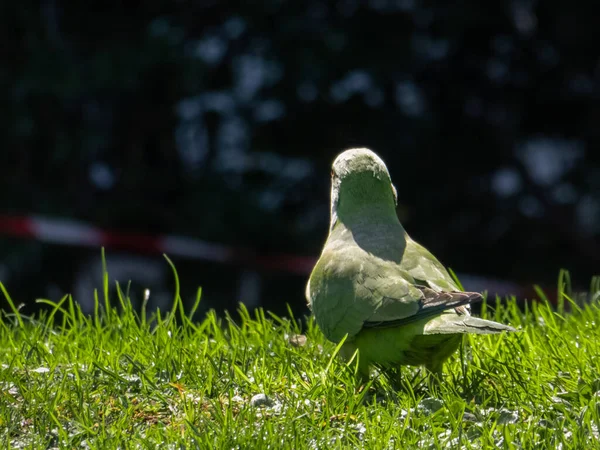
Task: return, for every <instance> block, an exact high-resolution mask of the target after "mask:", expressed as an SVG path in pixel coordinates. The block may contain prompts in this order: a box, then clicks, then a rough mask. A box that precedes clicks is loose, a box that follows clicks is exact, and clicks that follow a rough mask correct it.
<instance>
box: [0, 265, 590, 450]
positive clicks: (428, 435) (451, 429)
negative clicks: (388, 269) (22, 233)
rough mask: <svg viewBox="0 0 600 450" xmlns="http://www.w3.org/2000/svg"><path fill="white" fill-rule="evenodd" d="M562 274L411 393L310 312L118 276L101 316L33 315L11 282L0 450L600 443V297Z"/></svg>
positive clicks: (64, 310)
mask: <svg viewBox="0 0 600 450" xmlns="http://www.w3.org/2000/svg"><path fill="white" fill-rule="evenodd" d="M567 281H568V280H567ZM559 284H560V286H559V298H560V299H561V300H562V301H561V303H560V305H559V312H556V311H554V310H553V309H552V308H551V307H550V306H549V305H548V303H547V302H544V301H541V302H537V303H536V302H533V303H529V304H528V306H527V307H525V309H524V310H520V309H519V308H518V307H517V304H516V302H515V300H514V299H509V300H508V301H507V302H502V303H500V302H497V304H496V305H495V308H492V307H491V305H489V304H486V305H485V306H484V308H483V310H482V315H484V316H486V317H488V318H492V319H494V320H498V321H501V322H504V323H510V324H512V325H514V326H516V327H519V328H521V329H522V331H521V332H519V333H513V334H510V335H499V336H475V337H469V338H468V339H466V340H465V345H464V347H463V350H462V351H461V352H457V354H456V355H455V356H454V357H453V358H451V360H450V361H449V362H448V363H447V364H446V366H445V374H446V375H445V376H446V378H445V381H444V383H443V384H442V386H441V387H440V389H439V391H437V392H430V391H429V388H428V384H427V383H425V382H424V381H423V375H422V372H421V371H420V370H419V369H416V368H414V369H410V368H409V369H403V372H402V375H403V380H404V383H403V387H402V388H401V389H399V390H397V389H396V390H395V389H392V388H391V387H390V384H391V383H389V382H388V380H386V378H385V377H383V376H381V377H379V378H377V380H376V381H375V382H372V383H369V384H368V385H367V386H359V385H358V384H357V382H356V381H355V378H354V376H353V370H354V367H353V365H352V364H350V365H346V364H344V363H343V362H341V361H340V360H339V359H338V358H336V355H335V353H336V347H335V346H334V345H332V344H331V343H329V342H326V341H325V339H324V338H323V336H322V334H321V333H320V332H319V330H318V329H317V328H316V326H315V324H314V322H313V321H312V320H310V319H309V320H307V321H305V322H303V323H300V321H298V320H294V319H293V318H280V317H275V316H273V315H271V314H269V313H267V312H265V311H263V310H261V309H258V310H256V311H254V312H252V313H251V312H249V311H248V310H247V309H245V308H244V307H243V306H241V307H240V310H239V317H238V318H236V320H235V321H234V320H233V319H232V318H231V317H230V316H227V315H225V316H224V317H218V316H217V315H216V314H215V313H214V312H210V313H209V314H208V315H206V317H204V318H202V320H193V315H194V311H195V310H196V308H197V307H198V302H196V304H195V306H194V308H192V310H191V311H190V312H187V313H186V312H184V309H183V306H182V302H181V298H180V297H179V294H178V288H177V289H176V292H175V296H174V304H173V308H172V310H171V311H168V312H166V313H162V312H157V313H155V314H152V315H151V317H150V318H148V319H147V318H146V316H147V314H146V312H145V311H140V312H136V311H134V310H132V307H131V304H130V303H129V301H128V298H127V295H126V292H123V290H122V289H120V288H119V289H118V293H119V295H118V298H117V299H114V300H115V301H116V303H117V304H118V305H117V306H118V307H117V306H112V305H111V304H110V301H109V299H108V298H107V297H108V292H109V281H108V275H106V274H105V280H104V286H103V287H102V289H101V290H102V291H103V294H104V295H105V296H106V297H104V298H102V297H103V295H96V312H95V313H94V314H93V315H92V316H86V315H84V314H83V313H82V312H81V311H80V309H79V307H78V306H77V304H76V303H75V302H74V301H73V300H72V299H71V297H65V298H63V299H62V300H60V301H59V302H58V303H52V302H50V301H47V300H44V301H43V303H46V305H47V306H48V307H49V308H48V309H47V310H46V311H45V312H43V313H40V314H38V315H37V316H35V317H26V316H23V315H21V314H19V312H18V308H17V307H16V305H14V303H13V302H12V300H11V299H10V297H9V295H8V293H7V292H6V290H5V289H4V287H2V290H3V291H4V295H5V297H6V299H7V301H8V308H7V310H8V312H6V313H4V314H3V315H1V316H0V446H1V447H2V448H35V449H37V448H158V447H160V448H223V449H225V448H227V449H230V448H271V449H280V448H294V449H303V448H315V449H316V448H374V449H383V448H407V449H408V448H432V449H436V448H467V449H471V448H496V447H498V448H505V449H513V448H515V449H517V448H519V449H520V448H523V449H534V448H553V449H554V448H563V449H565V448H580V449H593V448H600V446H599V444H598V439H599V437H598V429H599V427H600V307H599V301H598V299H597V298H596V299H592V300H591V301H590V302H588V303H586V304H583V305H579V304H576V303H575V302H571V301H570V300H569V297H568V296H567V295H566V292H565V291H566V290H567V289H566V288H567V287H568V286H566V285H567V284H568V283H565V282H564V277H563V278H561V282H560V283H559ZM598 284H600V283H597V282H596V286H595V287H594V289H596V288H598V287H599V286H598ZM0 286H1V285H0ZM125 291H126V289H125ZM540 294H543V293H541V292H540ZM542 296H543V295H542ZM199 299H200V295H198V301H199ZM542 300H543V299H542ZM565 309H570V312H569V313H564V310H565ZM304 337H306V339H305V340H304ZM261 394H264V395H261Z"/></svg>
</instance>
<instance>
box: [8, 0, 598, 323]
mask: <svg viewBox="0 0 600 450" xmlns="http://www.w3.org/2000/svg"><path fill="white" fill-rule="evenodd" d="M592 5H593V2H591V1H579V2H566V3H565V2H558V1H545V2H538V1H535V0H510V1H500V2H480V1H475V0H465V1H462V2H458V3H454V4H453V5H452V6H449V5H448V4H447V3H446V2H431V1H428V2H425V1H418V0H338V1H327V2H326V1H317V0H305V1H302V2H298V1H291V0H290V1H285V0H264V1H257V2H228V1H222V0H219V1H217V0H214V1H211V0H197V1H194V0H188V1H157V0H155V1H145V2H139V3H137V4H136V2H98V1H89V2H80V3H77V2H70V3H68V2H65V1H64V0H42V1H39V2H37V1H36V2H34V1H30V0H23V1H20V2H16V1H9V2H3V3H2V5H1V6H0V36H1V38H2V41H3V45H2V47H1V49H0V87H1V89H0V102H1V108H0V167H1V168H2V176H1V177H0V189H1V191H0V192H1V193H0V256H1V257H0V280H1V281H2V282H3V283H4V284H5V286H6V288H7V290H8V292H10V293H11V295H12V297H13V300H14V301H15V303H24V304H25V307H24V308H25V310H26V311H32V310H34V309H35V308H36V304H35V299H36V298H39V297H45V298H50V299H52V300H58V299H59V298H60V297H61V296H63V295H64V294H65V293H73V294H74V296H75V298H76V300H78V301H79V302H80V303H82V305H83V306H84V309H87V310H88V311H89V310H90V308H91V304H92V303H91V302H92V299H93V289H94V288H96V287H100V286H101V277H102V269H101V258H100V256H101V252H100V247H101V246H105V247H106V254H107V261H108V270H109V273H110V276H111V278H113V279H116V280H119V281H120V282H121V283H123V284H126V283H127V281H128V280H131V287H130V293H131V295H132V297H133V299H134V301H135V302H138V303H139V302H140V301H141V298H142V295H143V294H142V293H143V289H144V288H146V287H148V288H150V289H151V297H150V304H151V307H156V306H161V307H165V306H167V305H169V304H170V302H171V300H172V295H173V277H172V274H171V271H170V268H169V266H168V264H167V262H166V261H165V260H164V259H163V258H162V256H161V253H167V254H168V255H169V256H170V257H171V259H172V260H173V261H174V263H175V265H176V267H177V269H178V273H179V277H180V279H181V283H182V289H183V296H184V299H185V300H186V301H187V302H191V301H192V300H193V298H194V296H195V292H196V289H197V287H198V286H202V288H203V303H202V304H203V307H204V308H207V307H214V308H217V309H218V310H223V309H232V308H235V307H236V304H237V302H239V301H243V302H245V303H247V304H248V305H249V306H250V307H253V306H258V305H261V306H265V307H266V308H268V309H270V310H273V311H275V312H282V311H285V304H286V303H289V304H290V305H291V306H292V309H293V310H294V311H296V312H301V313H302V312H306V309H305V300H304V284H305V282H306V279H307V276H308V273H309V270H310V267H311V264H312V262H313V261H314V258H315V257H316V256H317V255H318V254H319V252H320V249H321V246H322V244H323V242H324V240H325V238H326V235H327V227H328V221H329V173H330V165H331V162H332V161H333V159H334V158H335V156H336V155H337V154H338V153H339V152H341V151H342V150H344V149H346V148H349V147H355V146H366V147H369V148H371V149H373V150H374V151H376V152H377V153H378V154H379V155H380V156H381V157H382V158H383V159H384V160H385V161H386V163H387V165H388V168H389V169H390V172H391V175H392V179H393V181H394V183H395V185H396V187H397V189H398V194H399V206H398V215H399V217H400V219H401V221H402V222H403V224H404V225H405V228H406V229H407V231H408V232H409V233H410V234H411V235H412V236H413V238H415V239H416V240H417V241H419V242H421V243H422V244H424V245H425V246H426V247H428V248H429V249H430V250H431V251H432V252H433V253H434V254H435V255H437V256H438V258H439V259H440V260H441V261H442V262H443V263H444V264H445V265H447V266H450V267H451V268H452V269H454V270H455V271H456V272H457V273H458V274H459V276H460V278H461V280H462V281H463V284H464V285H465V287H466V288H469V289H481V290H483V289H487V290H490V291H492V292H498V293H518V294H519V295H522V296H527V295H529V293H530V292H531V286H532V284H533V283H538V284H542V285H548V286H553V285H554V284H555V283H556V280H557V276H558V271H559V269H560V268H566V269H568V270H570V272H571V275H572V278H573V282H574V284H575V285H577V286H580V287H581V288H582V289H585V288H586V287H587V286H588V283H589V280H590V277H591V276H592V275H594V274H597V273H599V272H600V239H599V237H600V154H599V151H598V146H599V145H600V126H599V125H598V124H599V123H600V80H599V76H600V47H599V46H598V42H600V27H598V23H597V16H596V15H595V14H594V13H593V8H592ZM2 301H3V302H4V299H3V300H2Z"/></svg>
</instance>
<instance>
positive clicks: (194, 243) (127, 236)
mask: <svg viewBox="0 0 600 450" xmlns="http://www.w3.org/2000/svg"><path fill="white" fill-rule="evenodd" d="M0 234H5V235H9V236H15V237H21V238H28V239H35V240H39V241H42V242H48V243H52V244H59V245H73V246H82V247H92V248H100V247H105V248H107V249H113V250H125V251H131V252H134V253H145V254H163V253H164V254H166V255H168V256H173V257H181V258H187V259H194V260H204V261H213V262H217V263H229V264H240V265H244V266H246V267H252V268H254V269H263V270H270V271H282V272H287V273H292V274H296V275H303V276H308V274H309V273H310V271H311V270H312V267H313V266H314V264H315V262H316V258H315V257H312V256H298V255H290V254H285V253H268V254H265V253H259V252H257V251H254V250H252V249H245V248H239V247H230V246H227V245H222V244H215V243H212V242H206V241H203V240H201V239H196V238H192V237H186V236H177V235H168V234H167V235H151V234H143V233H124V232H119V231H114V230H105V229H101V228H98V227H95V226H93V225H90V224H86V223H83V222H79V221H75V220H69V219H59V218H49V217H41V216H7V215H0ZM459 278H460V279H461V281H462V282H463V284H464V285H465V288H467V290H472V291H484V290H487V291H488V292H490V293H496V294H498V295H502V296H503V295H517V296H520V297H526V298H532V297H533V296H534V295H535V293H534V291H533V289H532V288H529V287H523V286H521V285H518V284H515V283H511V282H509V281H505V280H496V279H490V278H488V277H480V276H476V275H469V274H459Z"/></svg>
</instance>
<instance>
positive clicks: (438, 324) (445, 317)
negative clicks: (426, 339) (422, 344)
mask: <svg viewBox="0 0 600 450" xmlns="http://www.w3.org/2000/svg"><path fill="white" fill-rule="evenodd" d="M502 331H508V332H515V331H518V330H517V329H516V328H513V327H511V326H509V325H504V324H501V323H498V322H493V321H491V320H485V319H479V318H477V317H472V316H459V315H456V314H442V315H441V316H438V317H436V318H435V319H433V320H431V321H429V322H428V323H427V324H426V325H425V329H424V330H423V334H462V333H472V334H497V333H501V332H502Z"/></svg>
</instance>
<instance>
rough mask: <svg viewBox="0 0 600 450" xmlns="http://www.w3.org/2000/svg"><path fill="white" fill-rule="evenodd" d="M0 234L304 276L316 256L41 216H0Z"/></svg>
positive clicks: (308, 271)
mask: <svg viewBox="0 0 600 450" xmlns="http://www.w3.org/2000/svg"><path fill="white" fill-rule="evenodd" d="M0 234H6V235H9V236H15V237H21V238H29V239H36V240H39V241H42V242H48V243H52V244H61V245H74V246H82V247H93V248H99V247H105V248H107V249H116V250H128V251H132V252H135V253H149V254H162V253H165V254H167V255H169V256H174V257H181V258H188V259H196V260H205V261H214V262H219V263H232V264H246V265H251V266H252V267H256V268H259V269H269V270H281V271H284V272H289V273H295V274H299V275H308V274H309V273H310V270H311V269H312V267H313V265H314V263H315V261H316V259H315V258H314V257H310V256H297V255H289V254H259V253H257V252H255V251H253V250H251V249H244V248H234V247H229V246H226V245H221V244H214V243H212V242H206V241H203V240H201V239H196V238H192V237H186V236H177V235H151V234H142V233H124V232H119V231H113V230H104V229H101V228H98V227H95V226H93V225H89V224H86V223H83V222H79V221H75V220H69V219H58V218H49V217H41V216H6V215H0Z"/></svg>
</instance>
